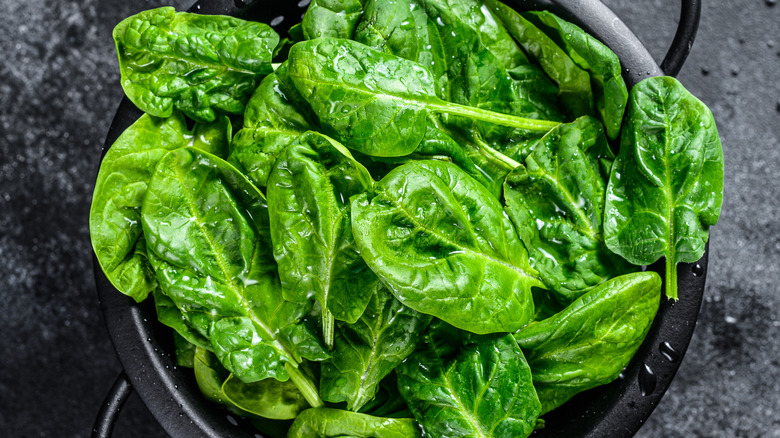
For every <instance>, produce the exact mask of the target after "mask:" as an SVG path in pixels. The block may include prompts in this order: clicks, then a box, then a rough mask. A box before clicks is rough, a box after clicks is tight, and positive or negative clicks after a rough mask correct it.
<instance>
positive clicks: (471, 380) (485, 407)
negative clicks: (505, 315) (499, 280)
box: [397, 323, 540, 438]
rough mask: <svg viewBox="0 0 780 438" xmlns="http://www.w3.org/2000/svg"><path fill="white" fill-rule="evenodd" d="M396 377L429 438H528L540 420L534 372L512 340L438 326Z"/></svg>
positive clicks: (433, 328)
mask: <svg viewBox="0 0 780 438" xmlns="http://www.w3.org/2000/svg"><path fill="white" fill-rule="evenodd" d="M397 371H398V389H399V390H400V392H401V395H402V396H403V397H404V399H405V400H406V402H407V403H408V404H409V408H410V409H411V411H412V413H413V414H414V416H415V418H416V419H417V421H419V422H420V425H422V427H423V430H424V432H425V434H426V435H427V436H436V437H445V436H446V437H454V436H458V437H461V436H463V437H465V436H468V437H481V438H482V437H484V438H489V437H507V438H518V437H527V436H529V435H530V434H531V432H533V430H534V425H535V424H536V419H537V418H538V417H539V410H540V404H539V399H538V398H537V396H536V391H535V390H534V387H533V384H532V381H531V370H530V368H529V367H528V363H527V362H526V360H525V358H524V357H523V352H522V351H521V350H520V348H519V347H518V346H517V342H515V340H514V338H513V337H512V335H510V334H505V335H487V336H474V335H471V334H468V333H466V332H461V331H458V330H454V329H453V328H452V327H449V326H447V325H446V324H441V323H436V324H434V325H432V326H431V328H430V330H429V332H428V333H427V334H426V335H425V336H424V337H423V339H422V344H421V347H420V350H419V351H418V352H416V353H414V354H413V355H411V356H409V358H407V360H405V361H404V363H403V364H401V365H400V366H399V367H398V370H397Z"/></svg>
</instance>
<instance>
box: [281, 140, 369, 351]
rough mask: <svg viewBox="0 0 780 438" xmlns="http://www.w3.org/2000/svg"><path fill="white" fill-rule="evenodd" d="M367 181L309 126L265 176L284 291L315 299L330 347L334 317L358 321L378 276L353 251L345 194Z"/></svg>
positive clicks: (289, 297)
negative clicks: (319, 307)
mask: <svg viewBox="0 0 780 438" xmlns="http://www.w3.org/2000/svg"><path fill="white" fill-rule="evenodd" d="M372 185H373V180H372V179H371V175H369V174H368V171H367V170H366V169H365V168H364V167H363V166H362V165H361V164H360V163H358V162H357V161H355V159H354V158H352V156H351V155H350V153H349V151H348V150H347V149H346V148H345V147H344V146H342V145H341V144H339V143H337V142H335V141H334V140H332V139H330V138H329V137H326V136H324V135H322V134H319V133H317V132H311V131H310V132H307V133H305V134H303V135H301V136H300V137H298V139H297V140H295V141H294V142H293V143H292V144H291V145H290V146H288V147H287V149H286V150H285V151H284V152H283V153H282V154H281V156H280V157H279V158H278V160H277V161H276V165H275V166H274V168H273V171H272V172H271V176H270V177H269V178H268V188H267V194H268V214H269V218H270V227H271V241H272V242H273V254H274V258H275V259H276V262H277V264H278V266H279V278H280V279H281V284H282V290H283V292H284V298H285V299H286V300H289V301H294V302H298V303H306V302H307V301H309V300H310V299H311V298H312V297H314V298H316V299H317V301H318V302H319V303H320V306H321V307H322V323H323V337H324V338H325V344H326V345H327V346H328V347H332V346H333V330H334V326H333V324H334V318H335V319H338V320H340V321H346V322H349V323H354V322H355V321H357V320H358V318H359V317H360V315H361V314H362V313H363V310H365V308H366V305H367V304H368V301H369V299H370V298H371V294H372V293H373V290H374V286H375V285H376V283H377V282H378V279H377V277H376V275H374V273H373V272H372V271H371V270H370V269H368V266H366V263H365V262H364V261H363V258H362V257H361V256H360V253H359V252H358V249H357V246H356V245H355V240H354V238H353V237H352V227H351V222H350V215H349V198H350V197H352V196H353V195H356V194H358V193H364V192H366V191H368V190H371V187H372Z"/></svg>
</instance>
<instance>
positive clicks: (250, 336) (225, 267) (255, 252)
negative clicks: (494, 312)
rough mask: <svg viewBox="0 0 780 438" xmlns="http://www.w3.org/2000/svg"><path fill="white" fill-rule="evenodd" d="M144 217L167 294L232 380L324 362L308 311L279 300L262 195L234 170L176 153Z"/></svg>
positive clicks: (154, 185)
mask: <svg viewBox="0 0 780 438" xmlns="http://www.w3.org/2000/svg"><path fill="white" fill-rule="evenodd" d="M142 212H143V215H142V219H143V226H144V234H145V235H146V237H147V242H148V248H147V249H148V252H149V255H150V259H151V261H152V265H153V266H154V269H155V272H156V273H157V278H158V280H159V282H160V284H161V287H162V290H163V292H164V293H165V294H166V295H167V296H168V297H170V298H171V299H172V300H173V302H174V303H176V305H177V307H178V308H179V309H180V310H181V311H182V314H183V315H184V316H185V318H187V321H188V323H189V324H190V325H191V326H193V327H194V328H196V329H197V330H198V331H199V332H200V333H201V334H203V335H204V336H205V337H207V338H208V339H209V340H210V341H211V343H212V346H213V349H214V352H215V353H216V355H217V357H219V359H220V362H222V363H223V364H224V365H225V367H226V368H227V369H228V370H230V371H231V372H232V373H233V374H235V375H236V376H237V377H239V378H241V379H242V380H243V381H245V382H255V381H259V380H263V379H266V378H269V377H274V378H276V379H278V380H281V381H284V380H287V379H288V378H289V377H290V375H289V373H290V372H291V371H292V369H294V368H295V367H296V366H297V364H298V363H300V361H301V360H302V359H303V358H307V359H310V360H322V359H325V358H326V357H327V354H326V353H325V352H324V351H323V350H322V348H321V347H319V342H318V341H317V340H316V339H315V338H314V335H313V334H311V333H308V332H307V331H306V330H302V328H303V327H302V326H301V325H300V324H299V321H300V319H301V318H302V317H303V315H304V314H305V312H306V311H307V306H306V305H305V304H297V303H291V302H287V301H285V300H283V299H282V297H281V290H280V286H279V280H278V277H277V272H276V263H275V262H274V260H273V257H272V254H271V242H270V232H269V229H268V213H267V207H266V202H265V198H264V197H263V195H262V194H261V193H260V192H259V191H258V190H257V189H256V188H255V187H254V186H252V185H251V184H250V183H249V181H247V180H246V178H245V177H244V176H243V175H241V174H240V173H239V172H238V171H237V170H236V169H235V168H233V167H232V166H230V165H229V164H228V163H227V162H225V161H223V160H221V159H219V158H217V157H215V156H213V155H210V154H207V153H205V152H200V151H198V150H196V149H191V148H184V149H179V150H176V151H174V152H172V153H170V154H168V155H166V156H165V157H164V159H163V160H161V161H160V163H159V165H158V166H157V170H156V172H155V175H154V177H153V178H152V181H151V183H150V185H149V191H148V193H147V196H146V199H145V200H144V204H143V211H142ZM307 333H308V336H307ZM296 383H299V382H296Z"/></svg>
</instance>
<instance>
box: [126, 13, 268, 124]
mask: <svg viewBox="0 0 780 438" xmlns="http://www.w3.org/2000/svg"><path fill="white" fill-rule="evenodd" d="M113 36H114V41H115V42H116V51H117V54H118V55H119V68H120V70H121V73H122V87H123V88H124V90H125V94H126V95H127V97H128V98H129V99H130V100H131V101H132V102H133V103H134V104H135V105H136V106H137V107H138V108H140V109H141V110H142V111H144V112H146V113H148V114H150V115H153V116H156V117H169V116H171V114H172V112H173V110H174V108H175V109H179V110H181V111H182V112H183V113H185V114H186V115H187V116H189V117H191V118H193V119H195V120H198V121H202V122H210V121H213V120H215V119H216V113H215V110H220V111H224V112H227V113H230V114H241V113H242V112H243V111H244V105H245V104H246V101H247V100H248V99H249V96H250V95H251V93H252V91H254V89H255V87H256V86H257V84H258V83H259V81H260V79H261V78H262V76H264V75H266V74H268V73H271V71H272V68H271V56H272V54H273V50H274V48H275V47H276V45H277V43H278V42H279V36H278V35H277V34H276V33H275V32H274V31H273V30H272V29H271V28H270V27H269V26H268V25H266V24H262V23H255V22H250V21H244V20H240V19H238V18H234V17H227V16H221V15H200V14H189V13H186V12H176V11H175V10H174V8H172V7H163V8H157V9H151V10H148V11H144V12H141V13H139V14H137V15H133V16H131V17H128V18H126V19H124V20H122V22H120V23H119V24H118V25H117V26H116V27H115V28H114V33H113Z"/></svg>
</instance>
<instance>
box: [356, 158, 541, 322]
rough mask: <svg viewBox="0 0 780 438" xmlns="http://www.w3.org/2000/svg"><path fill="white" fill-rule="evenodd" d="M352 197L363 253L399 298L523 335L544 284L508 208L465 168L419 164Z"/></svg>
mask: <svg viewBox="0 0 780 438" xmlns="http://www.w3.org/2000/svg"><path fill="white" fill-rule="evenodd" d="M375 192H376V193H375V194H371V195H369V194H363V195H358V196H355V197H353V198H352V230H353V233H354V236H355V241H356V242H357V245H358V248H359V249H360V253H361V254H362V255H363V258H364V259H365V260H366V263H367V264H368V266H369V267H370V268H371V269H372V270H373V271H374V272H375V273H376V274H377V275H378V276H379V277H380V278H381V279H382V281H383V282H384V283H385V284H386V285H387V287H388V288H389V289H390V291H391V292H392V293H393V295H395V296H396V298H398V300H400V301H401V302H402V303H403V304H405V305H407V306H409V307H411V308H412V309H414V310H417V311H418V312H422V313H426V314H429V315H433V316H436V317H438V318H441V319H443V320H445V321H447V322H449V323H450V324H452V325H454V326H456V327H459V328H462V329H464V330H469V331H472V332H475V333H490V332H500V331H507V332H511V331H515V330H517V329H519V328H520V327H522V326H523V325H524V324H525V323H526V322H527V321H528V320H530V318H531V317H532V316H533V313H534V310H533V300H532V297H531V290H530V289H531V287H532V286H542V283H541V282H540V281H539V279H538V278H537V272H536V271H535V270H534V269H533V268H531V266H530V265H529V261H528V253H527V252H526V250H525V248H524V247H523V244H522V243H521V242H520V240H519V239H518V238H517V235H516V234H515V231H514V228H513V226H512V223H511V222H510V220H509V218H508V217H507V216H506V215H505V214H504V212H503V209H502V207H501V204H500V203H499V202H498V200H496V199H495V198H494V197H493V196H491V194H490V192H488V191H487V189H486V188H485V187H483V186H482V185H480V184H479V183H478V182H476V181H475V180H474V179H472V178H471V177H469V176H468V175H467V174H466V173H464V172H463V171H462V170H460V169H459V168H458V167H457V166H455V165H453V164H451V163H447V162H442V161H416V162H411V163H407V164H403V165H401V166H399V167H397V168H395V169H393V170H392V171H391V172H390V173H389V174H388V175H387V176H386V177H385V178H383V179H382V180H381V181H380V182H379V183H378V184H377V185H376V186H375Z"/></svg>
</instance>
